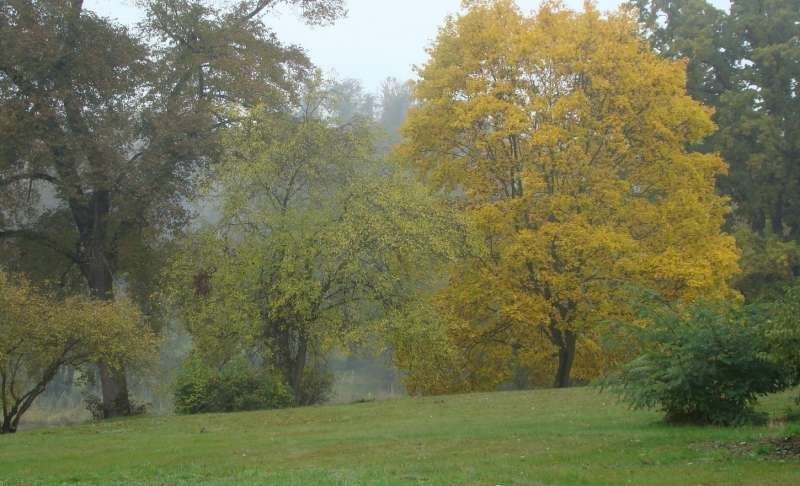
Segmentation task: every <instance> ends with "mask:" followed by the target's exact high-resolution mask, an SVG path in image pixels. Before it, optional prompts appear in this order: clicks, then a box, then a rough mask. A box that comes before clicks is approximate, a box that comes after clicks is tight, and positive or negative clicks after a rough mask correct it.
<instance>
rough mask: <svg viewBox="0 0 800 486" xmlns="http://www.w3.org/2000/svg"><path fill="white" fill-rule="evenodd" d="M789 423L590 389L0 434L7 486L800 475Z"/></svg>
mask: <svg viewBox="0 0 800 486" xmlns="http://www.w3.org/2000/svg"><path fill="white" fill-rule="evenodd" d="M794 393H795V395H796V391H795V392H794ZM792 396H793V395H792V394H782V395H777V396H773V397H768V398H767V399H765V400H764V401H763V403H762V404H761V407H762V408H763V409H764V410H768V411H769V412H770V413H771V415H772V416H773V417H774V418H779V417H783V416H786V415H787V411H789V410H791V407H792V406H793V404H794V402H793V400H792ZM793 413H796V412H793ZM786 427H787V426H786V425H781V424H778V425H774V424H773V425H771V426H764V427H741V428H729V429H726V428H717V427H688V426H667V425H664V424H662V423H661V422H660V417H659V415H658V414H656V413H649V412H632V411H630V410H628V409H627V408H626V407H625V406H624V405H622V404H620V403H618V402H617V401H616V399H615V398H614V396H612V395H610V394H608V393H600V392H598V390H596V389H592V388H582V389H570V390H537V391H530V392H509V393H490V394H472V395H458V396H449V397H430V398H421V399H419V398H417V399H414V398H407V399H397V400H390V401H385V402H370V403H357V404H351V405H337V406H322V407H312V408H305V409H292V410H276V411H266V412H250V413H237V414H228V415H202V416H183V417H142V418H134V419H126V420H118V421H111V422H106V423H98V424H86V425H80V426H72V427H58V428H50V429H38V430H27V431H21V432H20V433H18V434H16V435H11V436H0V484H61V483H80V484H86V483H97V484H176V483H177V484H290V485H291V484H298V485H299V484H302V485H306V484H309V485H317V484H342V485H345V484H416V483H419V484H486V485H498V484H500V485H512V484H626V483H627V484H724V485H730V484H776V485H791V484H800V460H798V459H797V458H784V459H779V458H776V457H774V456H771V455H770V454H768V450H767V449H765V447H764V446H763V445H759V444H761V443H762V441H764V440H765V439H767V438H769V437H777V436H781V435H782V434H784V435H785V434H787V433H788V431H789V430H790V429H794V430H800V429H798V428H797V427H796V425H789V426H788V427H789V428H790V429H787V428H786Z"/></svg>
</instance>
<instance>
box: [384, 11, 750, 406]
mask: <svg viewBox="0 0 800 486" xmlns="http://www.w3.org/2000/svg"><path fill="white" fill-rule="evenodd" d="M465 5H466V7H467V9H466V11H465V13H464V14H462V15H460V16H457V17H453V18H450V19H449V20H448V21H447V23H446V24H445V25H444V27H443V28H442V29H441V31H440V33H439V36H438V38H437V40H436V42H435V43H434V45H433V47H432V48H431V49H430V59H429V61H428V62H427V63H426V64H425V65H424V66H423V67H422V68H420V70H419V76H420V80H419V82H418V83H417V85H416V88H415V96H416V99H417V106H416V108H415V109H413V110H412V112H411V113H410V115H409V119H408V121H407V123H406V125H405V128H404V135H405V142H404V143H403V144H402V145H401V146H400V147H399V149H398V151H397V156H398V157H399V158H401V159H402V160H404V161H405V163H407V165H408V166H409V167H411V168H413V169H414V170H415V171H416V173H418V174H419V175H420V177H422V178H423V179H424V180H425V181H426V182H427V183H428V184H429V186H430V187H431V188H433V189H435V190H437V191H438V192H439V193H440V194H441V195H442V197H443V198H445V199H447V200H448V201H449V202H450V203H451V204H453V205H454V206H456V207H458V208H460V209H461V210H462V211H463V212H464V213H465V214H466V216H467V218H468V219H469V221H470V223H471V227H472V238H471V241H472V245H471V247H470V248H469V251H468V253H469V255H468V256H467V257H466V258H465V259H463V260H462V261H460V262H459V263H458V264H456V265H454V266H453V267H452V269H451V272H450V274H449V283H448V284H447V285H446V287H445V288H443V289H442V290H441V291H440V292H439V293H438V294H437V295H436V297H435V298H434V301H435V307H436V309H437V312H438V313H439V314H440V318H441V319H442V320H443V321H444V322H446V325H445V328H446V331H445V332H446V335H447V340H448V342H449V346H450V347H451V349H450V352H448V353H441V355H442V356H447V359H448V360H449V363H447V364H446V365H445V364H442V363H438V364H436V363H433V364H431V363H428V364H427V365H426V366H423V367H416V368H415V367H414V366H413V364H412V361H413V360H412V359H411V358H410V355H409V357H408V360H407V361H406V363H405V366H406V367H407V368H410V374H411V376H412V379H413V377H414V376H417V377H418V378H419V377H422V378H419V379H418V380H417V385H418V389H420V390H421V391H426V386H425V382H426V380H425V378H424V377H425V376H433V374H431V370H432V369H436V368H437V367H439V368H441V367H442V366H453V365H454V364H455V365H457V366H460V367H461V369H460V370H459V372H458V373H456V374H452V375H451V377H452V381H451V382H450V384H449V385H448V386H446V387H444V388H446V389H450V390H474V389H494V388H496V387H497V386H498V385H500V384H502V383H504V382H508V381H510V380H514V381H517V382H519V383H520V385H521V386H527V384H528V383H530V382H534V383H535V382H543V381H550V380H553V381H551V383H552V382H554V383H555V385H556V386H567V385H568V384H569V383H570V381H571V379H572V378H573V376H574V377H575V378H578V379H582V380H584V379H590V378H592V377H595V376H597V375H599V374H601V373H603V372H604V370H607V369H609V367H611V366H613V365H616V364H618V363H619V362H620V361H621V360H623V359H625V358H629V357H630V356H628V355H627V352H626V351H619V350H616V351H610V350H607V349H605V348H604V346H603V345H602V340H601V338H602V335H603V332H602V329H603V328H604V323H606V322H609V321H612V320H618V319H626V318H630V316H631V315H630V309H629V307H630V306H629V301H630V298H631V289H632V288H634V287H646V288H649V289H652V290H654V291H655V292H657V293H658V294H660V296H661V297H663V298H666V299H668V300H673V301H689V300H692V299H694V298H695V297H697V296H700V295H703V296H705V297H707V298H713V297H725V298H728V297H732V296H733V293H732V291H731V290H730V289H729V287H728V281H729V280H730V278H731V276H733V275H734V274H735V273H736V272H737V261H738V258H739V254H738V250H737V248H736V244H735V241H734V239H733V237H731V236H729V235H727V234H725V233H723V232H722V231H721V227H722V225H723V222H724V217H725V215H726V214H727V213H728V211H729V203H728V201H727V200H726V199H725V198H723V197H721V196H718V195H717V194H716V192H715V178H716V177H717V176H718V175H720V174H723V173H724V172H725V170H726V166H725V164H724V162H723V161H722V160H721V159H720V157H718V156H717V155H716V154H713V153H710V154H704V153H698V152H694V151H692V150H690V149H689V148H688V147H690V146H691V144H692V143H694V142H698V141H700V140H701V139H703V137H705V136H706V135H708V134H709V133H711V132H712V131H713V130H714V125H713V123H712V121H711V111H710V110H709V109H707V108H705V107H703V106H701V105H700V104H699V103H698V102H696V101H694V100H693V99H692V98H690V97H689V96H688V95H687V93H686V89H685V84H686V66H685V63H684V62H682V61H671V60H665V59H663V58H660V57H659V56H658V55H657V54H656V53H654V52H652V51H651V50H650V48H649V46H648V45H647V44H646V43H645V41H644V40H643V39H642V38H640V37H639V36H638V35H637V33H636V24H635V22H634V20H633V19H632V17H631V16H629V15H628V14H626V13H624V12H622V13H614V14H608V15H605V14H604V15H601V14H600V12H598V11H597V10H596V9H595V8H594V7H593V6H592V5H591V4H587V6H586V10H585V12H581V13H578V12H573V11H570V10H565V9H563V8H561V7H558V6H556V5H554V4H547V5H545V6H544V7H542V8H541V9H540V10H539V11H538V12H537V13H536V14H535V15H533V16H531V17H528V16H525V15H523V14H522V13H521V12H520V11H519V10H518V9H517V8H516V7H515V6H514V4H513V2H511V1H509V0H497V1H469V2H466V3H465ZM627 351H628V352H630V351H632V350H627ZM401 361H402V360H401ZM403 364H404V363H402V362H401V365H403ZM548 374H549V375H550V377H551V378H547V375H548ZM436 376H439V377H440V378H441V373H439V374H438V375H436ZM433 388H435V389H436V390H441V389H442V384H441V381H437V382H436V385H435V386H434V387H433Z"/></svg>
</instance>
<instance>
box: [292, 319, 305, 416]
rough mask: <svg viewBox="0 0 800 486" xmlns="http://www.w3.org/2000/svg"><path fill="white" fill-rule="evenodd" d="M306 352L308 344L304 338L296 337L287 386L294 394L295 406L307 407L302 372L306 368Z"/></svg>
mask: <svg viewBox="0 0 800 486" xmlns="http://www.w3.org/2000/svg"><path fill="white" fill-rule="evenodd" d="M307 352H308V342H307V341H306V339H305V337H304V336H302V335H300V336H298V342H297V353H296V354H295V356H294V358H293V359H292V361H291V368H290V370H289V373H290V376H289V386H290V387H291V388H292V392H294V402H295V403H296V404H297V405H307V404H306V403H304V402H305V397H304V396H303V372H304V371H305V368H306V355H307Z"/></svg>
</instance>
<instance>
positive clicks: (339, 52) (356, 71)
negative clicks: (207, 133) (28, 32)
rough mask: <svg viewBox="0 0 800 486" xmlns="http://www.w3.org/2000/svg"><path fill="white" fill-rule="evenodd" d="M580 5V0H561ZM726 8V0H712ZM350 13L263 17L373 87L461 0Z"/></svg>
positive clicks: (106, 6) (123, 6)
mask: <svg viewBox="0 0 800 486" xmlns="http://www.w3.org/2000/svg"><path fill="white" fill-rule="evenodd" d="M564 3H565V4H566V5H568V6H570V7H572V8H576V9H577V8H581V6H582V5H583V0H565V2H564ZM621 3H623V2H622V1H620V0H599V1H598V2H597V4H598V6H599V8H600V9H601V10H610V9H614V8H616V7H617V6H619V5H620V4H621ZM711 3H713V4H714V5H717V6H719V7H722V8H726V9H727V8H728V6H729V4H730V2H729V0H711ZM346 4H347V10H348V15H347V18H344V19H340V20H339V21H338V22H336V24H335V25H332V26H326V27H318V26H308V25H305V24H304V23H303V22H302V21H301V20H299V19H298V16H297V15H295V12H292V9H291V8H282V9H279V12H278V13H277V15H276V14H275V13H273V14H270V15H269V16H268V17H266V21H267V23H268V25H269V26H270V27H271V28H272V29H273V30H275V32H276V33H277V35H278V38H279V39H280V40H281V41H282V42H284V43H287V44H297V45H300V46H302V47H303V48H304V49H305V50H306V52H308V54H309V56H310V58H311V60H312V61H313V62H314V63H315V64H316V65H317V66H320V67H321V68H322V69H323V70H325V71H326V72H328V73H334V74H335V75H336V77H337V78H340V79H345V78H353V79H358V80H360V81H361V82H362V84H363V86H364V88H366V89H367V90H369V91H373V90H376V89H377V88H378V87H379V86H380V84H381V82H382V81H383V80H384V79H386V78H387V77H390V76H391V77H395V78H397V79H399V80H406V79H411V78H413V77H414V73H413V70H412V66H413V65H420V64H422V63H424V62H425V60H426V59H427V54H426V52H425V49H426V48H427V47H428V46H430V45H431V43H432V42H433V40H434V38H435V37H436V33H437V30H438V28H439V27H440V26H441V25H442V23H443V21H444V19H445V17H446V16H447V15H449V14H452V13H456V12H458V10H459V7H460V4H461V0H346ZM517 4H518V5H519V6H520V8H522V10H523V11H525V12H530V11H531V10H534V9H536V8H537V7H538V6H539V5H540V4H541V0H517ZM84 6H85V7H86V8H88V9H90V10H93V11H95V12H97V13H98V14H99V15H102V16H105V17H110V18H112V19H116V20H118V21H120V22H122V23H125V24H127V25H134V24H135V23H136V22H137V21H139V20H140V19H141V17H142V12H141V10H140V9H138V8H137V7H136V6H135V2H134V1H133V0H86V1H85V3H84Z"/></svg>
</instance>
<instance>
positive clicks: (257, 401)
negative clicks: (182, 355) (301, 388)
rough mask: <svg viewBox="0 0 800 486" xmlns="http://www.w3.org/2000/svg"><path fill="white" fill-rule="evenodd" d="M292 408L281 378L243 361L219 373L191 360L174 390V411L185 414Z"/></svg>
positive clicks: (182, 370) (227, 366) (235, 361)
mask: <svg viewBox="0 0 800 486" xmlns="http://www.w3.org/2000/svg"><path fill="white" fill-rule="evenodd" d="M292 404H293V400H292V393H291V391H290V390H289V388H288V387H287V386H286V385H285V384H284V383H283V381H282V380H281V379H280V378H279V375H278V374H276V373H272V372H270V371H267V370H264V369H260V368H258V367H254V366H252V365H250V364H249V363H248V362H247V361H246V360H244V359H238V360H234V361H232V362H230V363H228V364H226V365H225V366H223V367H222V368H221V369H218V368H212V367H210V366H208V365H206V364H205V363H203V361H202V360H201V359H200V358H198V357H196V356H191V357H189V359H187V361H186V362H185V363H184V365H183V367H182V369H181V371H180V373H179V374H178V378H177V382H176V386H175V411H176V412H177V413H182V414H195V413H212V412H238V411H245V410H265V409H272V408H283V407H288V406H291V405H292Z"/></svg>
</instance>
